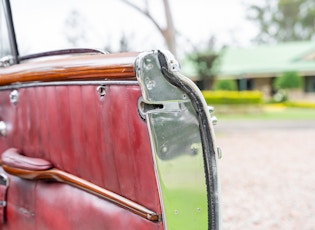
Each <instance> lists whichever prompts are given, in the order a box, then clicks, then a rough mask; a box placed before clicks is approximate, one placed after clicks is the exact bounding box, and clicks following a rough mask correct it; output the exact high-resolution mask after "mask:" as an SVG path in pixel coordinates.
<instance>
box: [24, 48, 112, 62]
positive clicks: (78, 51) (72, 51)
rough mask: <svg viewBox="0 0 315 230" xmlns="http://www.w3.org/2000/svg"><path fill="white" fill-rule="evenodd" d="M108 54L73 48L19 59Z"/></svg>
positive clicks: (96, 50) (94, 50)
mask: <svg viewBox="0 0 315 230" xmlns="http://www.w3.org/2000/svg"><path fill="white" fill-rule="evenodd" d="M87 53H90V54H93V53H94V54H109V53H108V52H107V51H102V50H98V49H89V48H73V49H62V50H52V51H47V52H42V53H36V54H29V55H25V56H21V57H20V61H25V60H29V59H34V58H43V57H51V56H59V55H73V54H87Z"/></svg>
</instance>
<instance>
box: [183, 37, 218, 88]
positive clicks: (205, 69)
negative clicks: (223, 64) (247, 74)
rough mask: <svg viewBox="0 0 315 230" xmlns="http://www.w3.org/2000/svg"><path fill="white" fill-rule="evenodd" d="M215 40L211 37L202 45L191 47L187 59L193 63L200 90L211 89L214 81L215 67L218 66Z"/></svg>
mask: <svg viewBox="0 0 315 230" xmlns="http://www.w3.org/2000/svg"><path fill="white" fill-rule="evenodd" d="M215 43H216V39H215V37H214V36H211V37H210V38H209V39H208V41H207V42H205V43H204V44H199V46H198V47H196V46H193V52H192V53H191V54H190V55H188V59H189V60H190V61H191V62H192V63H193V67H194V69H195V70H196V74H197V76H198V77H199V79H200V80H199V82H196V84H197V85H198V87H199V88H200V89H201V90H204V89H212V87H213V83H214V80H215V73H216V70H217V69H216V67H217V66H218V64H219V53H220V52H217V51H215V48H214V47H215Z"/></svg>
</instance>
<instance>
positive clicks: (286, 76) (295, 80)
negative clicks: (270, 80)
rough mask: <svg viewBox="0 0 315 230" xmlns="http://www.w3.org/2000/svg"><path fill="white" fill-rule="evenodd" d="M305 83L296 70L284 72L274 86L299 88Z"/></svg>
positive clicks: (277, 87) (276, 87)
mask: <svg viewBox="0 0 315 230" xmlns="http://www.w3.org/2000/svg"><path fill="white" fill-rule="evenodd" d="M302 84H303V81H302V78H301V77H300V76H299V75H298V74H297V73H296V72H287V73H283V74H282V75H280V76H279V77H277V78H276V80H275V81H274V84H273V87H274V88H275V89H277V90H279V89H298V88H301V87H302Z"/></svg>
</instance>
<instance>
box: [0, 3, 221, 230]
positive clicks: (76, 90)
mask: <svg viewBox="0 0 315 230" xmlns="http://www.w3.org/2000/svg"><path fill="white" fill-rule="evenodd" d="M0 26H1V27H0V28H1V29H0V39H1V41H0V45H1V46H0V156H1V167H0V228H1V229H3V230H9V229H10V230H11V229H17V230H22V229H23V230H27V229H30V230H34V229H39V230H42V229H76V230H77V229H115V230H116V229H146V230H148V229H169V230H173V229H180V230H183V229H211V230H215V229H220V207H219V194H218V191H219V189H218V175H217V153H216V152H217V150H216V147H215V143H214V133H213V125H212V122H211V114H210V113H209V111H208V108H207V105H206V103H205V101H204V99H203V97H202V94H201V92H200V91H199V89H198V88H197V87H196V85H195V84H194V83H193V82H192V81H190V80H189V79H188V78H187V77H185V76H183V75H182V74H181V72H180V67H179V64H178V62H177V61H176V60H175V58H174V57H173V56H172V55H171V54H170V53H169V52H166V51H159V50H154V51H149V52H140V53H131V52H128V53H113V54H109V53H106V52H101V51H98V50H93V49H64V50H54V51H47V52H42V53H36V54H30V55H26V56H21V55H19V50H18V44H17V40H16V36H18V34H17V35H16V34H15V30H14V26H13V19H12V13H11V7H10V2H9V1H8V0H1V1H0ZM30 36H32V35H30Z"/></svg>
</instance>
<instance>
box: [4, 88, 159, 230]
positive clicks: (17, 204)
mask: <svg viewBox="0 0 315 230" xmlns="http://www.w3.org/2000/svg"><path fill="white" fill-rule="evenodd" d="M105 88H106V95H105V96H103V97H100V96H99V95H98V94H97V92H96V86H95V85H84V86H40V87H30V88H21V89H19V90H18V91H19V101H18V103H17V104H16V105H14V104H11V103H10V101H9V94H10V91H9V90H8V91H1V92H0V110H1V111H0V119H1V120H2V121H4V122H6V124H7V126H8V133H7V136H6V137H1V138H0V152H4V151H5V150H6V149H7V148H10V147H14V148H18V149H20V150H21V152H22V153H23V154H24V155H26V156H29V157H37V158H42V159H46V160H48V161H49V162H51V163H52V164H53V166H54V167H55V168H58V169H61V170H63V171H65V172H68V173H71V174H73V175H75V176H77V177H80V178H82V179H85V180H87V181H90V182H92V183H94V184H96V185H98V186H100V187H103V188H106V189H108V190H110V191H112V192H115V193H117V194H119V195H121V196H124V197H126V198H128V199H130V200H133V201H135V202H137V203H139V204H140V205H143V206H144V207H147V208H148V209H150V210H152V211H154V212H156V213H161V207H160V203H159V195H158V189H157V182H156V178H155V173H154V167H153V160H152V154H151V147H150V140H149V134H148V130H147V126H146V123H145V122H144V121H143V120H142V119H141V118H140V116H139V114H138V110H137V101H138V98H139V97H140V95H141V92H140V88H139V86H137V85H131V86H130V85H129V86H127V85H107V86H105ZM7 202H8V206H7V211H6V212H7V213H6V214H7V224H5V225H3V226H0V227H1V229H163V226H162V222H150V221H148V220H145V219H144V218H141V217H139V216H136V215H135V214H133V213H131V212H129V211H127V210H124V209H123V208H120V207H118V206H115V205H114V204H112V203H110V202H108V201H105V200H101V199H100V198H98V197H96V196H93V195H91V194H88V193H86V192H84V191H81V190H79V189H76V188H73V187H71V186H69V185H64V184H59V183H53V182H49V183H48V182H31V181H26V180H23V179H19V178H16V177H12V176H10V188H9V192H8V196H7Z"/></svg>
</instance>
